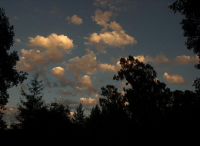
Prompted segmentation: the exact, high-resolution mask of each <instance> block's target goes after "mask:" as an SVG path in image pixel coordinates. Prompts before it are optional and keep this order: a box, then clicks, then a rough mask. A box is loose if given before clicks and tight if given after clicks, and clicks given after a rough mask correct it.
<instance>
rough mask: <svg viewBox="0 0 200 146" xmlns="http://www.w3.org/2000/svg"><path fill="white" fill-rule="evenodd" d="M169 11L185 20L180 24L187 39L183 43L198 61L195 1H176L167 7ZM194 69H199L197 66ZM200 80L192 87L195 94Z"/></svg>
mask: <svg viewBox="0 0 200 146" xmlns="http://www.w3.org/2000/svg"><path fill="white" fill-rule="evenodd" d="M169 8H170V9H172V10H173V11H174V13H176V12H177V11H178V12H180V13H181V14H182V15H184V16H185V18H184V19H183V20H182V21H181V22H180V24H181V25H182V29H183V30H184V36H185V37H187V41H186V42H185V44H186V46H187V49H189V50H193V52H194V54H196V55H197V56H198V57H199V59H200V9H199V3H198V1H197V0H177V1H175V2H174V3H173V4H171V5H170V6H169ZM195 67H196V68H197V69H200V61H199V64H196V65H195ZM199 80H200V78H197V79H196V80H195V83H194V84H193V86H195V87H196V89H198V90H197V92H198V93H199V92H200V89H199V86H200V83H199Z"/></svg>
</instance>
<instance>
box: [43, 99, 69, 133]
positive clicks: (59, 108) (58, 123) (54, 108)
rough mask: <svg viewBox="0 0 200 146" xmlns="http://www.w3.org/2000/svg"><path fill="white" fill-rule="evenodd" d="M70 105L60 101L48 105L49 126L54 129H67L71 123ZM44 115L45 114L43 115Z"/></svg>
mask: <svg viewBox="0 0 200 146" xmlns="http://www.w3.org/2000/svg"><path fill="white" fill-rule="evenodd" d="M69 114H70V110H69V105H63V104H62V103H60V102H53V103H51V104H50V106H49V107H48V115H47V118H46V119H47V123H46V124H47V125H48V126H47V128H48V129H52V130H61V129H67V128H69V127H70V125H71V120H70V118H69ZM43 116H44V115H43Z"/></svg>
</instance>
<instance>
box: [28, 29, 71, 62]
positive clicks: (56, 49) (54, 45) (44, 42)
mask: <svg viewBox="0 0 200 146" xmlns="http://www.w3.org/2000/svg"><path fill="white" fill-rule="evenodd" d="M29 43H30V44H29V46H32V47H42V48H44V49H45V52H44V53H45V54H46V55H47V56H48V58H49V59H51V60H54V61H60V60H61V58H62V57H63V52H65V53H70V52H71V50H72V48H73V47H74V44H73V40H72V39H70V38H68V37H67V36H65V35H57V34H55V33H52V34H51V35H49V36H47V37H43V36H40V35H37V36H36V37H35V38H33V37H29Z"/></svg>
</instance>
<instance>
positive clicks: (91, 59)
mask: <svg viewBox="0 0 200 146" xmlns="http://www.w3.org/2000/svg"><path fill="white" fill-rule="evenodd" d="M65 65H66V69H67V70H68V71H70V72H73V73H74V76H75V77H76V78H78V77H79V76H80V73H81V72H86V73H87V74H89V75H91V74H94V73H96V71H97V67H98V63H97V61H96V55H95V54H94V52H93V51H90V50H87V53H86V55H84V56H82V57H81V58H80V57H78V56H77V57H74V58H72V59H70V60H69V63H65Z"/></svg>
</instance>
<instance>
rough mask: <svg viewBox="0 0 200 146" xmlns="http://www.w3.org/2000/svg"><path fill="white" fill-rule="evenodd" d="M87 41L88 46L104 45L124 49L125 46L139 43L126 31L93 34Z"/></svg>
mask: <svg viewBox="0 0 200 146" xmlns="http://www.w3.org/2000/svg"><path fill="white" fill-rule="evenodd" d="M87 39H88V41H89V42H85V44H86V45H92V44H103V45H107V46H110V47H119V48H122V47H123V46H125V45H131V44H136V43H137V41H136V40H135V39H134V38H133V37H132V36H130V35H128V34H126V33H125V31H124V30H121V31H112V32H104V33H100V34H97V33H93V34H91V35H90V37H89V38H87Z"/></svg>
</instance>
